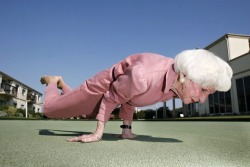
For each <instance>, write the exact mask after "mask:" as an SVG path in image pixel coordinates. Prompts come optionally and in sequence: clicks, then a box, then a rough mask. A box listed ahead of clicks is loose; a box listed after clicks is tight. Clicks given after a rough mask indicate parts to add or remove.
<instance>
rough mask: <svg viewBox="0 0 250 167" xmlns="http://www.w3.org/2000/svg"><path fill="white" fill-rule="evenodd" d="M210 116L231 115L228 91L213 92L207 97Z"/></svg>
mask: <svg viewBox="0 0 250 167" xmlns="http://www.w3.org/2000/svg"><path fill="white" fill-rule="evenodd" d="M208 101H209V113H210V114H227V113H232V102H231V93H230V90H229V91H227V92H215V93H214V94H212V95H209V96H208Z"/></svg>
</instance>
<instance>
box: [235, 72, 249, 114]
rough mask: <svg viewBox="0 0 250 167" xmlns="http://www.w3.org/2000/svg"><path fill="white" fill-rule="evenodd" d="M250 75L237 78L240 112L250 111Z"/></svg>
mask: <svg viewBox="0 0 250 167" xmlns="http://www.w3.org/2000/svg"><path fill="white" fill-rule="evenodd" d="M249 84H250V76H247V77H244V78H240V79H237V80H236V87H237V96H238V97H237V98H238V105H239V112H240V113H246V112H250V85H249Z"/></svg>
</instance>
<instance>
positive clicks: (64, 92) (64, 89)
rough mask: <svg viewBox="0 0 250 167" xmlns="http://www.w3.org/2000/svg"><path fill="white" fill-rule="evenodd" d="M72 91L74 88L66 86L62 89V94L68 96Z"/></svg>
mask: <svg viewBox="0 0 250 167" xmlns="http://www.w3.org/2000/svg"><path fill="white" fill-rule="evenodd" d="M71 91H72V88H71V87H70V86H69V85H66V84H65V85H64V86H63V89H62V94H67V93H69V92H71Z"/></svg>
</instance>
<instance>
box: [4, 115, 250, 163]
mask: <svg viewBox="0 0 250 167" xmlns="http://www.w3.org/2000/svg"><path fill="white" fill-rule="evenodd" d="M120 123H121V122H120V121H111V122H109V123H108V124H107V125H106V130H105V134H104V137H103V140H102V141H101V142H95V143H88V144H85V143H68V142H66V141H65V140H66V139H67V138H68V137H72V136H76V135H80V134H82V133H90V132H92V131H93V130H95V125H96V121H52V120H49V121H24V120H0V166H1V167H16V166H20V167H40V166H41V167H71V166H73V167H74V166H77V167H81V166H86V167H91V166H93V167H95V166H96V167H113V166H115V167H125V166H126V167H130V166H131V167H144V166H145V167H147V166H150V167H157V166H159V167H165V166H166V167H168V166H169V167H189V166H190V167H223V166H225V167H236V166H237V167H247V166H250V122H159V121H157V122H149V121H135V122H134V123H133V130H134V133H136V134H138V135H139V136H138V137H137V139H135V140H120V139H118V138H117V137H116V135H117V134H119V133H120V131H121V129H120V128H119V125H120Z"/></svg>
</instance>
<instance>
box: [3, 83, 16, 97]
mask: <svg viewBox="0 0 250 167" xmlns="http://www.w3.org/2000/svg"><path fill="white" fill-rule="evenodd" d="M0 93H2V94H6V95H11V96H17V87H14V86H11V85H10V84H9V83H2V85H1V88H0Z"/></svg>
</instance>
